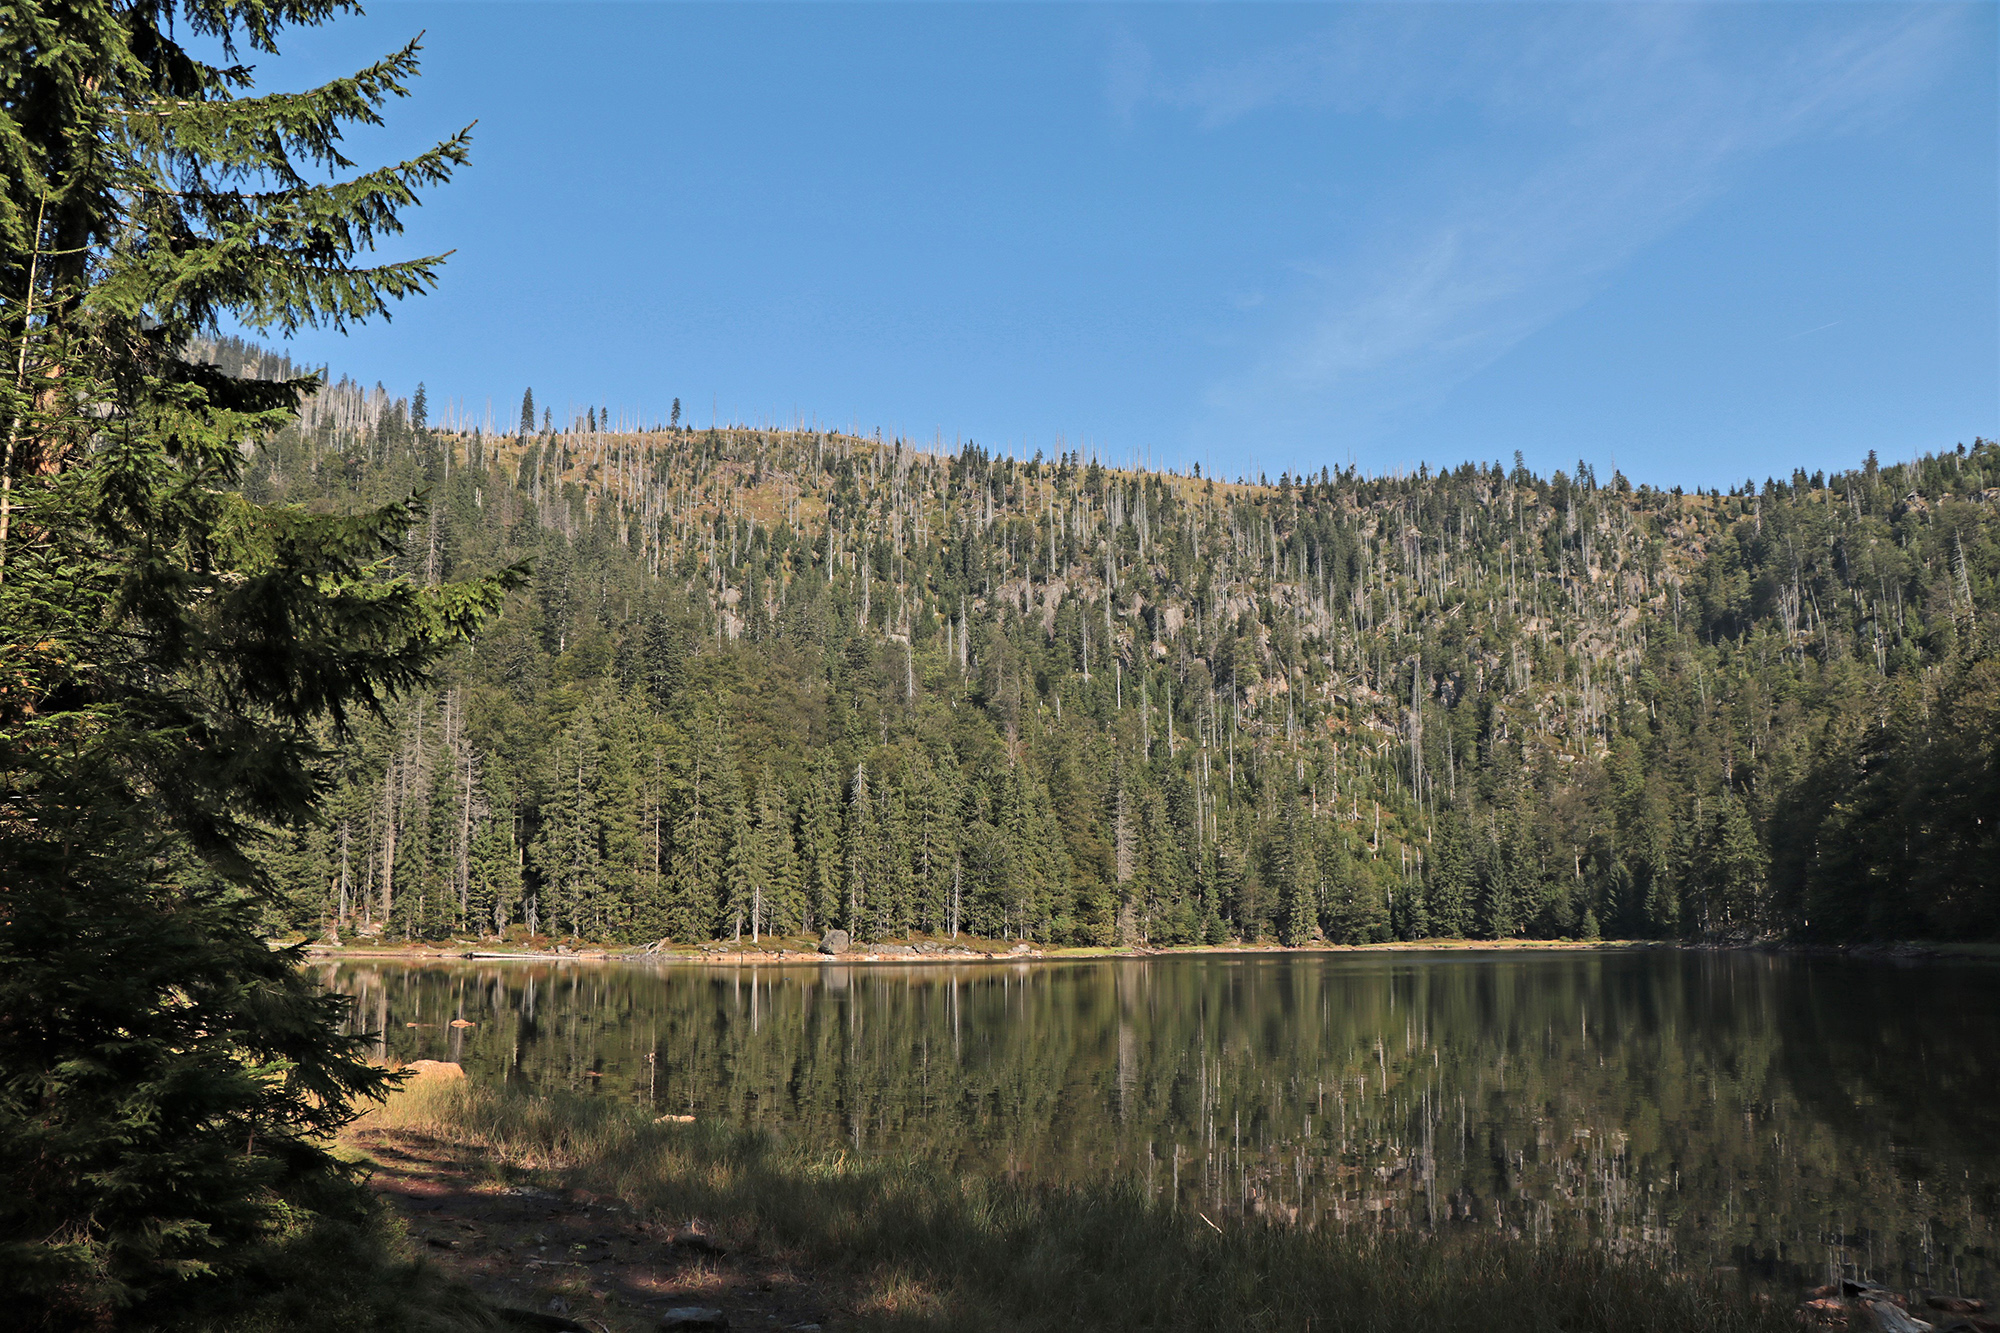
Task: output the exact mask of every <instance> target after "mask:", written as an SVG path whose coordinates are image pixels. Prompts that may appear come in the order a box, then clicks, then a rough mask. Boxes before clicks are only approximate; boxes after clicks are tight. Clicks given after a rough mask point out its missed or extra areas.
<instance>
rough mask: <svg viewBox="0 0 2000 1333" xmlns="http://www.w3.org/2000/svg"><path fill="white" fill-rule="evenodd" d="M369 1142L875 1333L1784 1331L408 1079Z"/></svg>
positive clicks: (1736, 1311)
mask: <svg viewBox="0 0 2000 1333" xmlns="http://www.w3.org/2000/svg"><path fill="white" fill-rule="evenodd" d="M368 1124H369V1125H370V1126H372V1127H375V1128H383V1129H401V1130H405V1131H410V1132H415V1133H422V1134H427V1135H432V1136H435V1137H438V1138H440V1139H444V1140H447V1141H452V1142H456V1143H459V1144H462V1145H465V1146H467V1147H472V1148H476V1149H478V1150H480V1155H481V1156H482V1157H484V1158H485V1159H486V1160H488V1161H489V1162H490V1163H492V1169H493V1170H494V1171H495V1172H496V1174H500V1175H505V1176H516V1177H517V1176H518V1174H519V1173H522V1172H534V1173H538V1174H540V1175H541V1176H542V1177H543V1178H544V1179H545V1180H547V1181H548V1182H549V1183H555V1184H561V1185H567V1186H571V1187H576V1188H585V1189H589V1190H591V1191H593V1192H595V1193H597V1194H600V1195H603V1196H607V1197H616V1198H618V1199H619V1200H621V1201H622V1202H623V1203H625V1204H626V1205H627V1206H629V1207H633V1208H636V1209H638V1210H640V1211H641V1212H642V1213H645V1214H649V1215H651V1216H652V1217H654V1218H656V1219H657V1220H659V1221H661V1222H664V1223H668V1224H671V1225H679V1224H682V1223H685V1222H686V1221H687V1220H689V1219H692V1218H700V1219H702V1221H703V1223H704V1225H705V1226H706V1227H707V1228H708V1229H709V1232H710V1234H711V1235H713V1236H714V1237H715V1239H717V1240H718V1241H720V1242H721V1243H723V1244H725V1245H728V1246H731V1247H738V1248H745V1249H756V1250H760V1251H762V1252H764V1253H767V1254H771V1255H775V1256H778V1257H783V1258H786V1259H789V1260H791V1261H794V1262H800V1263H805V1264H810V1265H812V1266H814V1267H815V1268H817V1269H819V1270H821V1271H826V1272H834V1273H838V1274H841V1275H842V1276H843V1278H844V1279H845V1280H846V1281H848V1282H849V1283H850V1284H852V1286H853V1289H854V1290H855V1291H856V1292H857V1295H856V1297H855V1299H854V1301H853V1305H854V1314H855V1316H856V1317H858V1318H859V1319H861V1320H862V1321H863V1322H864V1323H867V1324H871V1325H876V1326H895V1327H907V1328H951V1329H985V1328H992V1329H1001V1328H1015V1329H1018V1328H1047V1329H1056V1328H1062V1329H1073V1328H1090V1329H1113V1330H1115V1329H1155V1330H1157V1329H1220V1328H1270V1329H1301V1330H1303V1329H1313V1330H1355V1331H1357V1333H1359V1331H1361V1330H1376V1329H1380V1330H1385V1331H1386V1330H1390V1329H1395V1330H1399V1331H1401V1330H1413V1329H1427V1328H1439V1329H1447V1328H1449V1329H1457V1328H1465V1327H1478V1328H1481V1329H1486V1330H1496V1331H1500V1333H1505V1331H1507V1330H1521V1333H1527V1331H1528V1330H1534V1331H1535V1333H1588V1331H1590V1330H1604V1333H1614V1331H1615V1333H1649V1331H1652V1330H1660V1331H1662V1333H1664V1331H1665V1330H1710V1331H1712V1333H1737V1331H1738V1330H1740V1331H1741V1333H1762V1331H1765V1330H1768V1331H1770V1333H1776V1330H1779V1329H1791V1328H1792V1325H1791V1323H1790V1320H1789V1318H1788V1316H1787V1315H1786V1314H1784V1313H1781V1312H1779V1311H1776V1310H1773V1309H1771V1308H1769V1307H1766V1306H1764V1305H1761V1304H1759V1303H1757V1302H1754V1301H1752V1300H1751V1299H1750V1298H1749V1297H1747V1296H1745V1295H1743V1294H1742V1293H1740V1292H1738V1291H1736V1290H1735V1289H1733V1288H1730V1287H1725V1286H1723V1285H1721V1284H1719V1283H1718V1282H1716V1281H1714V1280H1711V1279H1709V1278H1706V1277H1690V1276H1687V1275H1684V1274H1677V1273H1673V1272H1669V1271H1667V1270H1664V1269H1662V1268H1659V1267H1655V1266H1651V1265H1648V1264H1646V1263H1644V1262H1641V1261H1638V1260H1634V1259H1629V1258H1620V1257H1617V1256H1614V1255H1611V1254H1608V1253H1606V1252H1605V1251H1604V1250H1602V1249H1600V1248H1598V1247H1595V1246H1591V1245H1589V1244H1571V1243H1565V1242H1563V1241H1561V1240H1540V1241H1537V1240H1531V1239H1522V1238H1516V1237H1510V1236H1504V1235H1498V1234H1494V1233H1491V1232H1483V1231H1467V1230H1455V1231H1452V1232H1449V1233H1441V1234H1437V1235H1424V1234H1419V1233H1414V1232H1403V1231H1375V1230H1370V1229H1365V1228H1356V1227H1347V1228H1341V1227H1333V1226H1322V1227H1319V1228H1316V1229H1302V1228H1297V1227H1293V1226H1290V1225H1286V1224H1282V1223H1263V1222H1256V1221H1250V1222H1244V1221H1232V1220H1229V1219H1220V1220H1219V1221H1210V1220H1208V1219H1205V1218H1203V1217H1201V1216H1200V1215H1199V1214H1189V1213H1185V1212H1176V1211H1174V1210H1173V1209H1172V1208H1170V1207H1168V1206H1165V1205H1161V1204H1157V1203H1153V1202H1149V1201H1148V1200H1147V1199H1145V1198H1143V1197H1142V1196H1141V1195H1139V1194H1138V1193H1136V1192H1133V1191H1130V1190H1127V1189H1123V1188H1120V1187H1117V1186H1105V1185H1091V1186H1081V1187H1075V1188H1050V1187H1045V1186H1033V1185H1024V1184H1020V1183H1016V1182H1011V1181H1007V1180H1004V1179H997V1178H993V1177H990V1176H985V1175H980V1174H973V1173H965V1172H957V1171H953V1170H950V1169H948V1168H946V1167H944V1166H941V1165H939V1164H936V1163H931V1162H925V1161H921V1160H908V1159H905V1160H885V1159H882V1158H875V1157H870V1158H858V1157H852V1156H849V1155H847V1154H845V1153H842V1152H839V1151H834V1150H828V1149H823V1148H814V1147H809V1146H806V1145H803V1144H800V1143H795V1142H790V1141H787V1140H784V1139H781V1138H777V1137H774V1136H772V1135H769V1134H765V1133H761V1132H756V1131H743V1130H737V1129H733V1128H729V1127H724V1126H719V1125H714V1124H705V1123H695V1124H678V1123H658V1122H656V1121H655V1120H654V1119H653V1117H652V1116H651V1114H650V1113H648V1112H646V1111H644V1110H643V1109H641V1108H637V1107H631V1106H626V1105H623V1104H618V1103H611V1102H607V1101H605V1100H603V1099H586V1098H578V1097H571V1096H567V1095H557V1096H546V1095H538V1094H532V1093H527V1092H522V1091H518V1090H496V1089H491V1088H481V1087H476V1086H472V1085H468V1084H465V1083H449V1084H445V1083H432V1084H420V1085H417V1086H415V1087H412V1088H409V1089H406V1090H405V1091H403V1092H401V1093H399V1094H398V1095H397V1096H396V1097H395V1098H394V1099H393V1100H392V1101H391V1103H390V1104H389V1105H387V1106H386V1107H384V1108H382V1109H381V1110H379V1111H376V1112H374V1113H372V1114H371V1116H370V1117H369V1121H368Z"/></svg>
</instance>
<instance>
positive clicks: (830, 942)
mask: <svg viewBox="0 0 2000 1333" xmlns="http://www.w3.org/2000/svg"><path fill="white" fill-rule="evenodd" d="M850 947H852V941H850V940H849V939H848V938H847V932H846V931H844V930H829V931H828V932H826V934H824V935H822V936H821V937H820V941H819V951H820V952H821V953H823V954H827V955H830V956H832V957H835V958H837V957H839V956H840V955H841V954H844V953H846V952H847V951H848V949H849V948H850Z"/></svg>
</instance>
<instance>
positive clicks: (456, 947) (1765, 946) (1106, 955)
mask: <svg viewBox="0 0 2000 1333" xmlns="http://www.w3.org/2000/svg"><path fill="white" fill-rule="evenodd" d="M465 943H466V942H464V941H456V942H454V943H453V945H452V946H435V945H402V946H393V947H392V946H383V945H359V946H352V947H350V946H346V945H328V944H324V943H305V944H303V945H302V946H292V947H303V948H304V950H305V953H306V956H307V958H309V959H311V960H312V961H315V962H339V961H343V960H354V961H357V962H361V961H369V962H407V963H416V962H425V963H438V962H481V963H506V962H530V963H639V962H645V963H656V964H661V965H666V966H693V967H828V966H848V965H853V964H867V965H870V966H876V965H881V966H891V967H893V966H899V965H900V966H912V965H917V966H933V967H935V966H941V965H942V966H963V965H972V966H980V965H989V964H994V963H1063V962H1098V961H1103V960H1107V959H1144V958H1180V957H1210V956H1279V955H1288V954H1353V955H1366V954H1454V953H1636V952H1647V951H1652V950H1660V949H1675V950H1687V951H1693V952H1721V951H1731V952H1736V951H1747V952H1753V953H1775V954H1793V955H1803V956H1810V957H1828V958H1855V959H1866V960H1872V961H1882V962H1900V963H1914V962H1943V961H1954V962H1964V961H1985V962H1996V961H2000V943H1995V944H1983V943H1958V944H1953V943H1933V942H1928V941H1906V942H1886V943H1863V944H1843V945H1829V944H1803V943H1799V944H1794V943H1786V942H1781V941H1780V942H1757V941H1750V942H1744V943H1740V944H1716V943H1688V942H1683V941H1676V940H1524V939H1510V940H1443V939H1441V940H1396V941H1392V942H1387V943H1382V944H1326V943H1315V944H1301V945H1285V944H1189V945H1174V946H1167V947H1161V948H1149V947H1147V946H1144V945H1139V946H1126V947H1109V946H1107V947H1092V946H1075V947H1071V946H1062V945H1056V946H1048V947H1038V946H1035V945H1027V946H1025V947H1023V946H1022V945H1020V944H1014V945H1011V946H1009V947H1008V948H1005V949H1000V948H997V947H994V946H995V945H996V944H999V943H1004V942H1003V941H991V940H979V941H967V942H957V941H951V942H944V943H939V942H934V941H922V942H919V943H914V944H910V943H897V942H889V943H884V944H874V945H855V946H851V947H849V948H848V949H846V950H844V951H843V952H841V953H838V954H829V953H822V952H820V951H819V950H818V949H817V948H816V947H811V946H807V945H803V944H800V943H799V942H797V941H794V942H792V944H788V945H787V946H785V947H780V948H768V947H765V948H759V947H755V946H751V947H744V946H740V945H723V946H720V947H708V948H701V947H692V948H675V949H663V950H660V951H658V952H650V951H648V950H645V949H633V948H621V947H616V946H608V945H595V946H593V945H584V946H581V947H577V948H568V949H509V948H507V947H505V946H504V945H489V946H487V947H484V948H481V947H477V946H475V947H472V948H465V947H460V946H462V945H463V944H465ZM794 946H797V947H794Z"/></svg>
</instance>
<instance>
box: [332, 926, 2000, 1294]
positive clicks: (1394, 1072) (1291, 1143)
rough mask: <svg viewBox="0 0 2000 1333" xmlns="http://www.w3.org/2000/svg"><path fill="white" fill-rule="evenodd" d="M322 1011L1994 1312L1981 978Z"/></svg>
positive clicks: (1151, 1164) (1996, 974)
mask: <svg viewBox="0 0 2000 1333" xmlns="http://www.w3.org/2000/svg"><path fill="white" fill-rule="evenodd" d="M325 977H326V981H327V983H328V984H329V985H331V986H333V987H334V988H336V989H338V990H342V991H345V992H347V993H349V994H352V995H353V996H354V997H355V1000H356V1020H355V1021H356V1023H357V1026H358V1027H359V1028H360V1029H361V1030H365V1031H369V1032H376V1033H380V1034H381V1036H380V1041H381V1049H382V1052H383V1053H384V1054H385V1055H389V1056H393V1057H396V1058H399V1059H403V1060H410V1059H418V1058H423V1057H430V1058H442V1059H450V1060H457V1061H460V1062H461V1063H463V1064H464V1065H465V1067H466V1071H467V1073H468V1074H469V1075H470V1076H471V1077H472V1078H474V1079H475V1080H478V1079H485V1080H495V1081H498V1080H510V1081H514V1082H518V1083H522V1084H526V1085H530V1086H534V1087H540V1088H571V1089H578V1090H587V1091H590V1092H594V1093H596V1094H597V1095H601V1096H607V1097H619V1098H626V1099H631V1100H635V1101H639V1102H643V1103H646V1104H648V1105H651V1106H654V1107H658V1108H660V1109H661V1110H663V1111H669V1110H671V1111H692V1112H695V1113H697V1114H701V1115H704V1116H712V1117H721V1118H724V1119H727V1120H729V1121H732V1122H737V1123H742V1124H761V1125H774V1126H776V1125H782V1126H786V1127H789V1129H790V1131H791V1132H793V1133H797V1134H803V1135H807V1136H810V1137H813V1138H825V1139H838V1140H839V1141H841V1142H842V1143H844V1144H846V1145H848V1146H850V1147H852V1148H854V1149H856V1150H859V1151H864V1152H921V1153H926V1154H943V1155H945V1156H948V1157H950V1158H951V1159H953V1160H955V1161H957V1162H959V1163H961V1164H962V1165H965V1166H968V1167H974V1168H977V1169H981V1170H991V1171H1006V1172H1009V1173H1014V1174H1018V1175H1022V1176H1026V1177H1029V1178H1041V1179H1058V1180H1074V1179H1081V1178H1087V1177H1097V1178H1101V1177H1107V1176H1109V1177H1119V1178H1123V1179H1125V1180H1127V1181H1130V1182H1133V1183H1135V1184H1137V1185H1139V1186H1141V1187H1142V1188H1144V1189H1146V1190H1148V1191H1150V1192H1151V1193H1152V1194H1153V1195H1155V1196H1157V1197H1159V1198H1161V1199H1162V1200H1169V1199H1171V1200H1177V1201H1178V1202H1179V1204H1180V1206H1182V1207H1193V1208H1200V1209H1202V1210H1203V1211H1205V1212H1207V1213H1208V1215H1209V1216H1211V1217H1214V1216H1216V1215H1217V1213H1219V1212H1238V1213H1251V1214H1258V1215H1262V1216H1265V1217H1276V1218H1282V1219H1286V1220H1289V1221H1296V1222H1301V1223H1305V1224H1311V1223H1314V1222H1316V1221H1318V1220H1320V1219H1341V1220H1347V1221H1356V1220H1358V1221H1364V1222H1370V1223H1375V1224H1379V1225H1384V1226H1391V1225H1395V1226H1421V1227H1434V1226H1447V1225H1478V1226H1495V1227H1506V1228H1510V1229H1514V1230H1517V1231H1522V1232H1538V1231H1539V1232H1547V1231H1549V1230H1550V1229H1552V1228H1555V1227H1557V1226H1558V1225H1561V1224H1565V1223H1567V1224H1580V1225H1582V1226H1584V1227H1586V1228H1588V1229H1589V1231H1590V1232H1591V1233H1592V1234H1593V1235H1596V1236H1598V1237H1600V1238H1602V1239H1603V1240H1604V1241H1605V1242H1607V1243H1610V1244H1613V1245H1617V1246H1620V1247H1623V1248H1628V1249H1634V1250H1641V1251H1646V1252H1650V1253H1655V1254H1660V1255H1672V1256H1675V1257H1676V1258H1677V1259H1678V1260H1679V1261H1680V1262H1683V1263H1689V1264H1699V1265H1711V1266H1721V1267H1735V1268H1737V1269H1739V1270H1741V1271H1743V1272H1744V1273H1745V1274H1746V1275H1747V1276H1748V1277H1750V1278H1753V1279H1758V1278H1761V1279H1771V1280H1779V1281H1783V1282H1787V1283H1793V1282H1804V1281H1819V1280H1824V1277H1825V1275H1826V1274H1827V1273H1828V1272H1829V1271H1830V1270H1831V1269H1833V1268H1835V1267H1840V1268H1841V1269H1842V1270H1843V1271H1848V1272H1855V1271H1859V1272H1862V1273H1865V1274H1867V1275H1869V1276H1873V1277H1875V1278H1878V1279H1881V1280H1886V1281H1890V1282H1892V1283H1894V1284H1896V1285H1927V1286H1932V1287H1936V1288H1938V1289H1940V1290H1944V1291H1953V1290H1958V1289H1963V1290H1967V1291H1971V1290H1979V1289H1985V1290H1988V1291H1991V1290H1992V1289H1993V1288H1994V1287H1995V1286H1996V1285H2000V1284H1996V1283H1995V1282H1994V1278H1995V1276H1996V1273H2000V1227H1997V1226H1996V1223H2000V1077H1996V1064H2000V1039H1996V1034H2000V968H1994V967H1990V966H1985V965H1978V964H1966V965H1933V966H1929V967H1923V968H1905V967H1896V966H1892V965H1888V964H1881V963H1864V962H1852V961H1847V960H1832V959H1801V958H1785V957H1772V956H1767V955H1758V954H1713V953H1679V952H1645V953H1608V954H1581V955H1579V954H1528V955H1523V954H1518V953H1505V954H1487V955H1466V954H1449V955H1426V954H1389V955H1383V954H1376V955H1363V956H1355V955H1326V954H1318V955H1315V954H1301V955H1239V956H1217V955H1205V956H1191V957H1177V958H1175V957H1169V958H1151V959H1143V960H1111V961H1100V962H1079V963H1053V964H1052V963H1021V964H991V965H985V966H979V967H913V966H874V967H871V966H866V965H856V966H845V965H828V966H800V967H757V968H751V967H746V968H740V969H719V968H698V967H691V966H687V965H680V966H675V965H671V964H666V965H647V964H640V965H614V964H574V963H572V964H541V963H494V964H479V963H465V964H449V965H418V966H410V965H403V964H394V963H389V964H373V963H367V964H345V965H335V966H329V967H327V968H326V969H325ZM457 1018H463V1019H466V1020H469V1021H471V1022H472V1023H473V1024H474V1026H472V1027H460V1028H453V1027H451V1026H449V1024H450V1022H451V1021H452V1020H453V1019H457ZM408 1024H416V1025H418V1026H414V1027H411V1026H406V1025H408Z"/></svg>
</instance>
